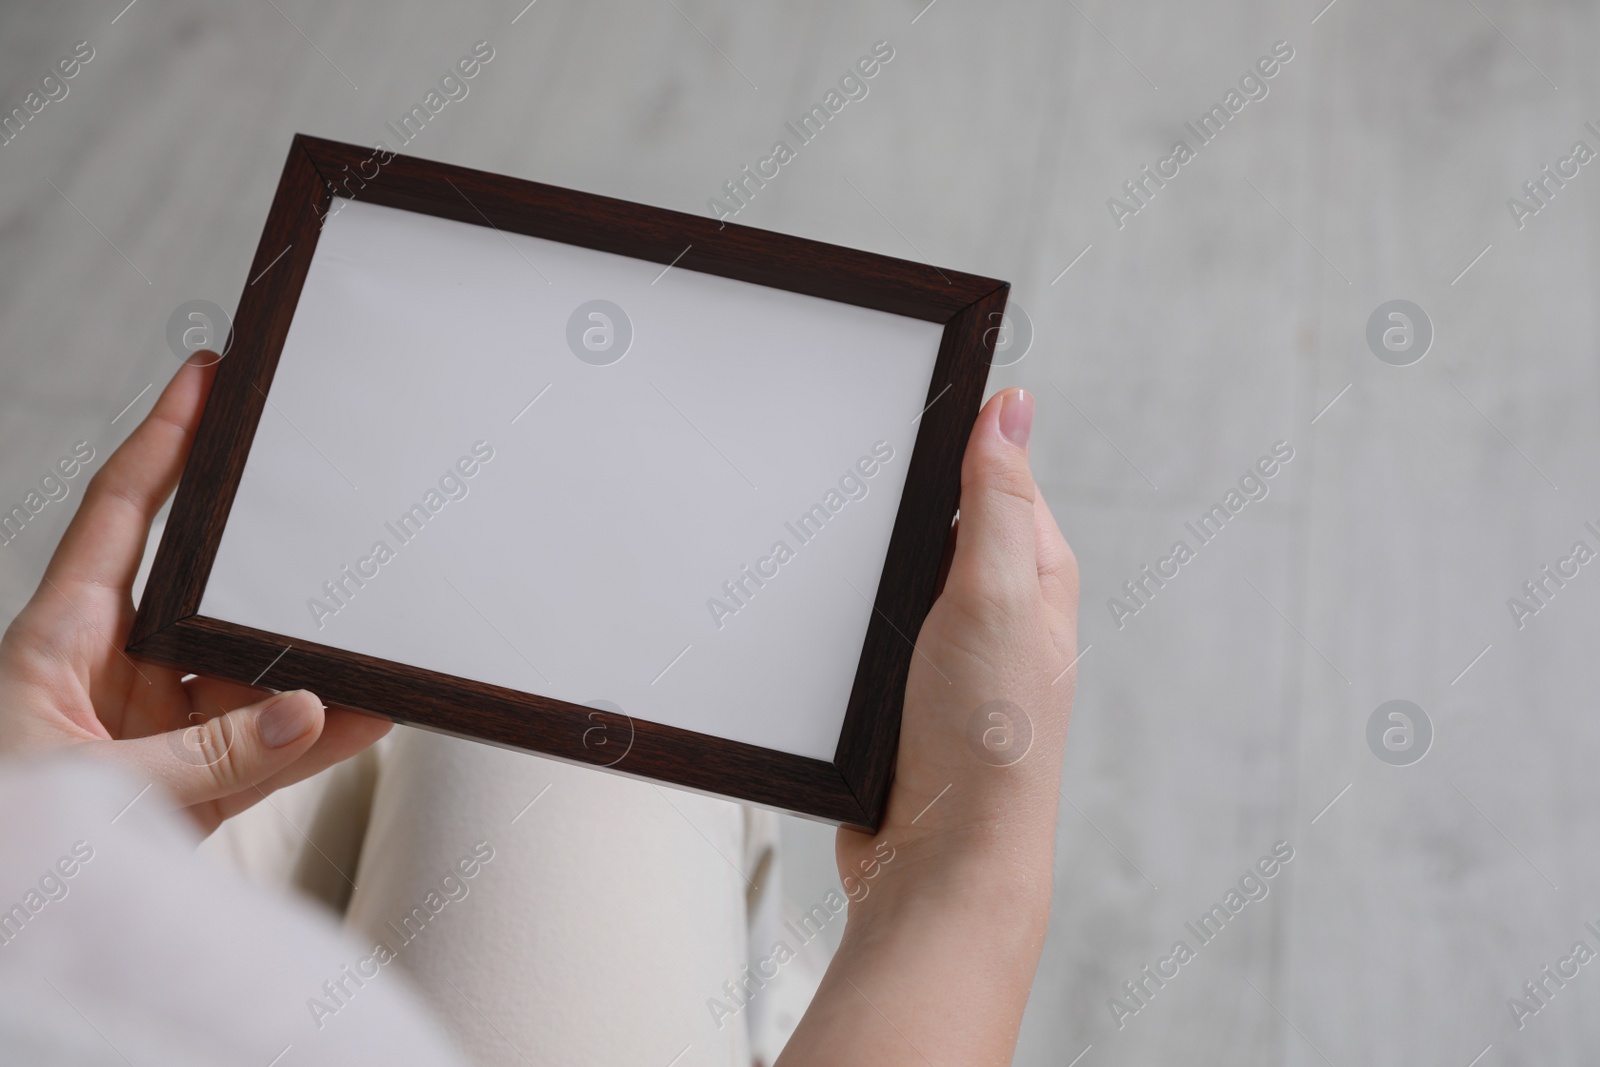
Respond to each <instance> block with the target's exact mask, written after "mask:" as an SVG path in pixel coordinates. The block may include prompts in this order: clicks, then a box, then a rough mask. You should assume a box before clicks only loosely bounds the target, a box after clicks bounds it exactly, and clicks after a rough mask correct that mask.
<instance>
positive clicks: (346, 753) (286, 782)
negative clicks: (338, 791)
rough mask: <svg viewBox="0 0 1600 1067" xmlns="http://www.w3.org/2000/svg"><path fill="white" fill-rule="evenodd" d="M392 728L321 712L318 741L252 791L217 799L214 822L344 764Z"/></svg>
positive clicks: (357, 716) (375, 720)
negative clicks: (320, 728) (321, 725)
mask: <svg viewBox="0 0 1600 1067" xmlns="http://www.w3.org/2000/svg"><path fill="white" fill-rule="evenodd" d="M392 729H394V723H392V722H390V721H389V720H388V719H384V718H380V717H378V716H376V715H368V714H366V713H365V712H360V711H355V710H353V709H351V708H339V707H330V708H328V709H327V711H326V712H324V713H323V727H322V736H321V737H319V738H317V743H316V744H314V745H312V746H311V748H310V749H309V750H308V751H307V752H306V753H305V754H304V755H303V756H301V757H300V758H299V759H297V760H295V761H294V762H293V763H291V764H289V766H287V767H285V768H284V769H283V770H281V771H279V772H278V773H277V774H274V775H272V776H271V777H270V778H268V779H266V780H265V781H263V782H258V783H257V784H256V787H255V788H253V789H244V790H241V791H240V792H237V793H234V794H233V795H232V796H226V797H223V798H221V799H220V800H218V801H217V802H216V805H215V807H214V810H215V815H216V818H217V820H218V821H221V820H222V819H231V818H233V817H234V816H235V815H237V814H239V813H240V812H241V811H244V810H245V809H246V808H248V807H250V806H251V805H253V804H255V803H256V802H258V801H259V800H261V798H262V797H263V796H264V795H266V794H268V793H271V792H273V791H275V790H278V789H283V788H284V787H286V786H291V785H294V784H295V783H296V782H300V781H304V780H305V779H307V778H310V777H311V776H312V775H313V774H320V773H322V772H323V771H325V770H327V769H328V768H329V767H332V766H333V765H334V764H336V763H343V762H344V761H345V760H347V759H349V758H350V757H351V756H354V755H356V754H358V753H360V752H363V751H365V750H366V749H368V748H370V747H372V746H373V745H374V744H376V743H377V742H378V741H380V740H382V738H383V737H384V735H386V734H387V733H388V732H389V731H390V730H392Z"/></svg>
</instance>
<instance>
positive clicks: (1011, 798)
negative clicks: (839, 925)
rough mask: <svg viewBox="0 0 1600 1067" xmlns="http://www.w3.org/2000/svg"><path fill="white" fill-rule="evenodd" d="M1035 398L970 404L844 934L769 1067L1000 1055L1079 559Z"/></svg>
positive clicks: (1069, 657) (1053, 765) (1036, 901)
mask: <svg viewBox="0 0 1600 1067" xmlns="http://www.w3.org/2000/svg"><path fill="white" fill-rule="evenodd" d="M1032 423H1033V398H1032V397H1031V396H1029V395H1028V394H1027V393H1025V392H1023V391H1022V390H1020V389H1019V390H1009V391H1007V392H1005V393H1002V394H1000V395H999V396H997V397H995V398H993V399H991V400H990V401H989V403H988V404H987V405H986V406H985V407H984V409H983V411H982V412H981V413H980V414H979V416H978V421H977V424H976V425H975V426H974V427H973V431H972V436H971V438H970V439H969V441H968V444H967V453H966V458H965V460H964V461H963V464H962V471H961V521H960V524H959V528H958V530H957V531H956V534H955V536H956V544H955V552H954V554H953V556H952V557H951V562H950V570H949V574H948V576H947V578H946V580H945V584H944V588H943V590H942V591H941V593H940V595H939V599H938V600H937V602H936V603H935V604H934V607H933V610H932V611H931V612H930V613H929V615H928V618H927V621H926V622H925V623H924V624H923V627H922V632H921V633H920V634H919V635H918V638H917V655H916V656H915V657H914V659H913V661H912V666H911V672H910V676H909V679H908V681H907V685H906V704H905V714H904V717H903V719H902V722H901V731H900V750H899V759H898V763H897V766H896V771H895V780H894V785H893V786H892V788H891V790H890V795H889V806H888V811H887V813H886V815H885V818H884V821H883V825H882V828H881V829H880V830H879V832H878V833H877V834H876V835H875V836H869V835H866V834H862V833H857V832H854V831H850V830H841V831H840V832H839V840H838V846H837V852H838V860H839V873H840V877H841V878H842V879H844V887H845V890H846V892H847V894H848V895H849V896H850V898H851V900H852V903H851V905H850V911H849V919H848V922H847V925H846V927H845V933H844V940H843V942H842V943H841V945H840V947H839V951H838V953H837V954H836V955H835V956H834V959H833V962H832V963H831V964H830V966H829V968H828V973H827V975H826V977H825V978H824V979H823V982H822V986H821V988H820V989H819V990H818V991H817V995H816V997H815V999H814V1000H813V1001H812V1004H811V1007H810V1009H809V1010H808V1011H807V1012H806V1015H805V1018H804V1019H802V1020H801V1023H800V1026H799V1028H798V1029H797V1030H796V1031H795V1034H794V1036H793V1038H792V1039H791V1040H790V1042H789V1045H788V1047H787V1048H786V1049H785V1050H784V1053H783V1055H782V1057H780V1059H779V1061H778V1065H779V1067H806V1065H808V1064H819V1065H828V1067H834V1065H837V1064H840V1063H873V1064H932V1065H937V1067H943V1065H945V1064H951V1065H961V1067H969V1065H979V1064H1004V1063H1009V1062H1010V1060H1011V1054H1012V1050H1013V1048H1014V1046H1015V1044H1016V1038H1017V1028H1018V1026H1019V1024H1020V1023H1021V1020H1022V1011H1023V1008H1024V1006H1025V1005H1026V1004H1027V1000H1028V990H1029V988H1030V986H1031V985H1032V982H1033V974H1034V969H1035V967H1036V966H1037V965H1038V962H1039V952H1040V949H1041V948H1042V946H1043V944H1044V935H1045V929H1046V926H1047V924H1048V919H1049V912H1050V888H1051V866H1052V858H1053V857H1052V850H1053V847H1054V841H1055V823H1056V806H1057V800H1058V789H1059V784H1060V776H1061V757H1062V746H1063V744H1064V742H1065V740H1066V730H1067V717H1068V714H1069V713H1070V711H1071V707H1072V692H1073V682H1074V679H1075V676H1076V672H1075V671H1074V670H1072V669H1070V668H1071V665H1072V664H1074V663H1075V661H1076V656H1077V650H1076V648H1077V645H1076V642H1077V602H1078V572H1077V563H1076V561H1075V560H1074V559H1073V556H1072V550H1071V549H1070V548H1068V547H1067V544H1066V542H1065V541H1064V540H1063V539H1062V536H1061V532H1060V530H1059V529H1058V528H1057V527H1056V523H1055V519H1054V518H1053V517H1052V516H1051V514H1050V510H1049V508H1048V507H1046V505H1045V502H1044V499H1043V497H1041V496H1040V495H1039V493H1038V490H1037V488H1036V487H1035V485H1034V483H1033V477H1032V475H1031V474H1030V473H1029V470H1028V454H1027V442H1028V434H1029V431H1030V430H1031V428H1032Z"/></svg>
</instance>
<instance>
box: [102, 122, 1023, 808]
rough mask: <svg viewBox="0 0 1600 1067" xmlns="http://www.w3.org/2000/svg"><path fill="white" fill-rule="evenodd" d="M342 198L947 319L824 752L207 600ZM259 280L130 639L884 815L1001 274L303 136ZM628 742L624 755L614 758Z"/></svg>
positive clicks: (757, 790)
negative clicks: (525, 684) (723, 731)
mask: <svg viewBox="0 0 1600 1067" xmlns="http://www.w3.org/2000/svg"><path fill="white" fill-rule="evenodd" d="M379 157H387V158H386V159H380V158H379ZM369 168H372V169H373V171H374V172H373V173H371V174H369V173H368V169H369ZM335 196H343V197H346V198H349V199H362V200H366V201H368V202H371V203H375V204H381V205H384V206H387V207H394V208H400V209H402V210H406V211H413V212H418V213H420V214H425V215H433V216H437V217H439V218H446V219H453V220H455V221H457V222H466V223H470V224H472V225H476V226H490V227H492V228H494V229H497V230H503V231H507V232H511V233H520V234H527V235H529V236H533V237H541V238H545V239H547V240H552V241H559V242H561V243H564V244H571V245H577V246H580V247H583V248H590V249H595V250H598V251H602V252H612V253H616V254H618V255H624V256H629V257H632V258H635V259H642V260H647V261H649V262H653V263H661V264H675V265H676V266H678V267H680V268H682V269H685V270H694V271H700V272H703V273H706V274H715V275H720V276H722V277H725V278H734V279H738V280H741V281H748V282H754V283H756V284H759V285H766V286H769V287H772V288H776V289H785V290H789V291H791V292H796V293H803V294H805V295H808V296H816V297H821V298H823V299H826V300H832V301H836V302H840V303H847V304H854V305H856V306H858V307H866V308H874V309H876V310H880V311H888V312H893V313H895V314H898V315H906V316H909V317H912V318H918V319H923V320H925V321H929V322H937V323H941V324H942V325H943V326H944V335H943V337H942V339H941V341H940V344H939V352H938V356H937V358H936V360H935V364H934V369H933V376H932V379H931V381H930V384H929V389H928V397H927V407H926V408H925V410H924V414H923V416H922V421H921V425H920V426H919V427H918V430H917V436H916V441H915V444H914V445H913V447H912V453H911V459H910V466H909V470H908V471H907V474H906V485H905V490H904V492H903V494H902V495H901V498H900V506H899V510H898V512H897V514H896V516H895V522H894V529H893V533H892V534H891V536H890V541H889V550H888V554H887V556H886V558H885V561H884V567H883V572H882V576H881V578H880V579H879V582H878V593H877V599H876V602H875V604H874V610H873V614H872V617H871V622H870V623H869V624H868V628H867V635H866V639H865V641H864V642H863V645H862V652H861V658H860V660H859V661H858V664H857V667H856V675H855V682H854V685H853V688H852V690H851V693H850V700H849V703H848V705H847V707H846V710H845V718H844V724H843V728H842V730H841V731H840V735H839V745H838V748H837V750H836V751H835V753H834V758H833V761H832V762H831V763H829V762H826V761H823V760H817V759H812V758H809V757H804V756H795V755H791V754H789V753H783V752H777V751H774V750H771V749H766V748H761V747H758V746H754V745H749V744H745V743H742V742H738V741H732V740H729V739H727V738H722V737H716V736H713V735H708V734H701V733H696V732H693V731H688V730H682V729H678V728H675V727H670V726H665V725H662V724H660V723H654V722H649V721H646V720H642V719H632V718H630V717H628V716H626V715H622V716H617V715H615V714H612V713H609V712H603V711H598V710H596V709H594V708H589V707H585V706H583V705H578V704H569V703H567V702H565V701H560V700H555V699H552V698H549V697H543V696H539V695H537V694H533V693H526V692H521V691H518V690H513V689H507V688H503V687H500V686H494V685H489V684H486V683H483V682H477V681H472V680H470V679H465V678H460V677H456V676H453V675H447V674H442V673H439V672H435V671H428V670H423V669H421V668H418V667H413V666H409V665H406V664H403V663H397V662H394V661H391V660H384V659H379V658H377V657H373V656H366V655H361V654H357V653H352V652H346V651H344V650H341V649H336V648H332V647H330V646H327V645H319V644H314V643H309V642H298V641H291V640H289V639H286V638H283V637H280V636H278V635H276V634H272V633H268V632H266V631H262V630H257V629H253V628H251V627H248V626H242V625H239V624H236V623H230V622H226V621H223V620H220V619H213V618H207V617H205V616H202V615H200V614H199V608H200V601H201V598H202V596H203V595H204V593H205V587H206V583H207V581H208V579H209V577H210V573H211V566H212V563H213V561H214V560H215V559H216V554H217V549H218V546H219V544H220V542H221V539H222V532H223V528H224V527H225V526H226V524H227V520H228V514H229V511H230V510H231V509H232V506H233V499H234V495H235V493H236V492H237V490H238V487H239V481H240V478H241V477H242V475H243V473H244V466H245V460H246V458H247V457H248V455H249V452H250V446H251V443H252V441H253V440H254V437H255V431H256V427H257V425H258V424H259V422H260V419H261V415H262V412H263V410H264V408H265V405H266V402H267V394H268V393H269V392H270V390H271V387H272V378H273V375H274V373H275V372H276V370H277V365H278V358H279V355H280V354H281V353H282V351H283V345H284V341H285V339H286V338H287V336H288V332H289V324H290V322H291V320H292V319H293V317H294V312H295V308H296V306H297V305H298V303H299V300H300V293H301V289H302V288H303V286H304V284H305V279H306V276H307V273H308V272H309V271H310V268H311V260H312V255H313V253H315V251H316V247H317V240H318V237H319V235H320V233H321V226H322V222H323V219H324V218H325V217H326V215H327V213H328V210H329V208H330V207H331V204H332V201H333V198H334V197H335ZM250 274H251V277H252V278H254V279H255V280H254V281H251V282H249V283H248V284H247V285H246V286H245V288H244V292H243V295H242V296H241V297H240V300H239V307H238V310H237V314H236V315H235V317H234V324H233V330H232V333H231V335H230V339H229V344H230V347H228V348H226V349H224V351H225V352H227V353H228V354H227V357H226V358H225V359H223V360H222V363H221V366H220V367H219V368H218V370H217V376H216V379H215V381H214V383H213V385H212V390H211V396H210V398H209V399H208V400H207V403H206V408H205V412H204V414H203V415H202V417H201V421H200V426H199V429H198V431H197V432H196V435H195V439H194V444H193V447H192V449H191V452H190V455H189V460H188V463H187V465H186V466H185V468H184V472H183V478H182V480H181V482H180V483H179V486H178V491H177V496H176V498H175V500H174V502H173V506H172V513H171V516H170V518H169V519H168V522H167V527H166V531H165V533H164V534H163V536H162V539H161V545H160V548H159V549H158V550H157V552H156V556H155V561H154V563H153V566H152V570H151V573H150V578H149V581H148V582H147V583H146V586H145V592H144V597H143V600H142V601H141V603H140V606H139V613H138V617H137V618H136V619H135V621H134V625H133V629H132V632H131V634H130V635H129V639H128V644H127V651H128V652H129V653H132V654H136V655H139V656H142V657H145V658H147V659H151V660H154V661H156V662H160V663H165V664H168V665H170V666H174V667H178V668H180V669H184V670H188V671H192V672H194V673H197V674H205V675H211V676H215V677H219V678H226V679H228V680H231V681H236V682H242V683H245V684H257V685H259V684H266V685H269V686H270V687H272V688H275V689H280V690H281V689H291V688H302V687H303V688H307V689H311V690H312V691H314V692H316V693H317V695H318V696H320V697H321V698H322V699H323V700H324V701H326V702H328V703H333V704H340V705H344V706H347V707H351V708H355V709H358V710H362V711H366V712H369V713H373V714H378V715H381V716H383V717H385V718H390V719H393V720H395V721H397V722H402V723H408V724H410V725H414V726H421V727H425V728H429V729H434V730H439V731H442V732H446V733H451V734H456V735H460V736H465V737H470V738H472V739H474V740H479V741H486V742H489V743H491V744H498V745H503V746H507V747H512V748H518V749H524V750H529V751H533V752H537V753H539V754H541V755H545V756H550V757H553V758H556V759H561V760H565V761H568V762H574V763H582V764H586V765H591V766H597V767H602V768H606V769H609V770H612V771H614V772H617V773H622V774H628V775H632V776H636V777H643V778H648V779H653V780H658V781H663V782H667V783H669V784H672V785H677V786H681V787H684V788H688V789H694V790H699V791H703V792H708V793H714V794H716V795H719V796H730V797H735V798H737V799H740V800H744V801H748V802H750V803H754V804H760V805H763V806H766V807H771V808H777V809H780V810H783V811H787V812H791V813H793V814H796V815H802V816H807V817H811V818H816V819H822V820H824V821H827V822H834V823H842V824H844V825H847V826H851V827H855V828H858V829H863V830H868V831H876V829H877V827H878V825H879V823H880V821H881V819H882V816H883V811H884V808H885V806H886V804H887V801H888V792H889V784H890V781H891V779H892V777H893V772H894V757H895V752H896V748H897V745H898V742H899V732H900V709H901V704H902V703H903V701H904V698H905V688H906V677H907V673H908V671H909V670H910V667H911V657H912V656H913V654H914V646H913V644H912V640H913V639H914V635H916V634H917V633H918V631H919V630H920V629H921V627H922V622H923V619H924V618H925V617H926V616H927V613H928V611H929V609H930V608H932V606H933V601H934V597H935V595H936V592H937V588H936V587H937V584H938V577H939V571H940V563H941V560H942V559H943V557H944V554H945V549H946V542H947V541H948V539H949V534H950V527H951V521H952V519H953V518H954V516H955V512H956V506H957V503H958V501H959V498H960V471H961V457H962V453H963V451H964V449H965V447H966V440H967V436H968V434H969V433H970V431H971V428H972V424H973V422H974V421H975V419H976V418H977V413H978V409H979V407H980V404H981V402H982V398H983V389H984V386H985V384H986V383H987V379H988V372H989V363H990V359H991V357H992V355H993V346H992V344H991V339H992V338H993V336H994V331H995V329H996V328H997V326H998V324H999V322H1000V321H1001V320H1000V315H1001V314H1002V313H1003V311H1004V309H1005V303H1006V297H1007V294H1008V292H1009V289H1010V285H1009V283H1007V282H1002V281H996V280H994V279H991V278H983V277H978V276H975V275H970V274H963V273H959V272H956V271H945V270H940V269H939V268H938V267H934V266H931V265H928V264H922V263H913V262H910V261H907V260H902V259H895V258H893V257H890V256H882V255H877V254H874V253H869V252H861V251H857V250H855V249H849V248H843V247H840V246H838V245H831V244H825V243H822V242H819V241H811V240H807V239H804V238H800V237H792V236H789V235H786V234H779V233H772V232H769V231H765V230H758V229H753V228H750V227H747V226H739V225H736V224H729V223H719V222H717V221H715V220H712V219H709V218H705V217H702V216H698V215H689V214H685V213H682V212H677V211H670V210H667V209H664V208H658V207H650V206H647V205H643V204H635V203H631V202H629V201H624V200H616V199H613V198H611V197H604V196H597V195H594V194H590V193H581V192H576V191H573V190H570V189H562V188H558V187H556V186H551V185H544V184H541V183H538V182H531V181H525V180H522V179H519V178H511V177H506V176H502V175H496V174H490V173H487V172H485V171H478V170H471V169H468V168H465V167H457V166H452V165H449V164H445V163H436V162H432V161H429V160H423V159H417V158H414V157H409V156H402V155H399V154H395V153H390V152H387V151H386V150H382V149H380V150H376V151H368V150H366V149H362V148H359V147H357V146H354V145H349V144H342V143H339V142H336V141H328V140H323V139H321V138H317V137H309V136H307V135H305V134H296V135H295V137H294V140H293V142H292V143H291V145H290V148H289V156H288V159H287V161H286V162H285V164H284V168H283V174H282V177H281V178H280V180H279V183H278V188H277V192H276V194H275V195H274V197H273V200H272V208H271V210H270V212H269V213H268V215H267V221H266V225H265V227H264V229H263V231H262V234H261V241H260V243H259V244H258V245H257V248H256V255H255V260H254V262H253V263H252V264H251V267H250ZM624 720H625V725H626V727H627V730H626V736H627V741H626V746H625V747H624V746H623V745H622V744H621V741H622V737H621V729H622V727H623V726H624ZM597 734H598V736H596V735H597ZM608 746H609V747H608ZM617 748H623V754H622V755H621V756H617V757H615V758H613V754H614V753H615V751H616V749H617Z"/></svg>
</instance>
